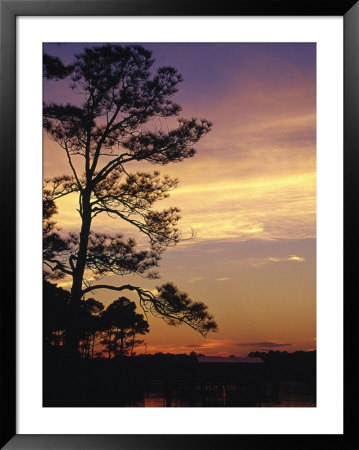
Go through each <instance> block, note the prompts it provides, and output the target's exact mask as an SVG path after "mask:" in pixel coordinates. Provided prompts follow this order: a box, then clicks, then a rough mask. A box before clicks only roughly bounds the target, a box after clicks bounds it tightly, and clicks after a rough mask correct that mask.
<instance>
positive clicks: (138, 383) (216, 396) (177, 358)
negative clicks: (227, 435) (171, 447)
mask: <svg viewBox="0 0 359 450" xmlns="http://www.w3.org/2000/svg"><path fill="white" fill-rule="evenodd" d="M266 355H267V356H266V357H265V356H264V358H263V359H264V364H241V365H237V366H236V365H233V364H227V365H226V364H223V365H221V366H220V367H218V365H217V367H215V366H212V367H211V365H208V364H207V365H203V364H199V363H198V360H197V358H196V357H194V356H188V355H165V354H156V355H139V356H135V357H128V358H126V357H125V358H118V359H94V360H92V359H89V360H75V361H70V360H68V359H66V358H65V357H64V355H61V354H60V353H58V352H51V353H47V354H45V355H44V367H43V371H44V372H43V373H44V383H43V406H44V407H124V406H130V407H131V406H138V407H143V406H164V407H166V406H167V407H173V406H175V407H176V406H182V407H188V406H194V407H198V406H200V407H206V406H222V407H227V406H232V407H236V406H237V407H240V406H243V407H249V406H253V407H257V406H315V403H316V367H315V363H316V355H315V352H295V353H292V354H290V353H286V352H268V354H266ZM262 356H263V355H262ZM234 366H236V367H234Z"/></svg>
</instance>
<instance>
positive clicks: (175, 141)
mask: <svg viewBox="0 0 359 450" xmlns="http://www.w3.org/2000/svg"><path fill="white" fill-rule="evenodd" d="M43 62H44V77H45V78H47V79H49V80H55V81H56V80H64V79H66V77H68V76H70V78H71V89H72V91H73V93H74V94H78V96H79V98H80V99H81V100H82V105H81V106H76V105H70V104H66V105H59V104H55V103H49V104H46V105H44V110H43V111H44V127H45V129H46V130H47V132H48V135H49V137H50V138H51V139H52V140H53V141H55V142H56V143H57V144H58V145H59V146H60V147H61V148H62V149H63V151H64V152H65V155H66V157H67V160H68V164H69V167H70V169H71V172H72V175H71V176H68V175H66V176H65V175H63V176H59V177H56V178H53V179H49V180H45V184H46V189H45V193H46V198H47V200H48V201H55V200H56V199H58V198H60V197H63V196H65V195H69V194H71V193H74V192H75V193H77V195H78V200H79V206H78V212H79V215H80V217H81V230H80V232H79V234H75V233H73V234H71V235H70V236H69V238H68V239H67V241H66V247H64V248H57V253H56V258H55V257H53V258H47V259H46V264H47V266H48V267H50V268H51V270H53V271H54V273H55V274H56V272H57V273H59V272H62V273H63V274H67V275H70V276H71V278H72V287H71V303H70V309H71V314H70V321H69V326H68V330H67V335H66V345H67V348H68V350H69V352H70V353H72V354H76V353H77V349H78V343H79V340H80V335H79V327H78V324H79V321H80V317H81V299H82V297H83V296H84V295H85V294H87V293H89V292H94V291H95V290H98V289H112V290H116V291H123V290H129V291H133V292H135V293H136V294H137V295H138V298H139V302H140V305H141V307H142V308H143V309H144V310H145V311H151V312H152V313H154V314H155V315H157V316H160V317H163V318H165V320H167V322H168V323H169V324H171V325H174V324H178V323H186V324H187V325H189V326H191V327H192V328H194V329H195V330H197V331H198V332H200V333H201V334H202V335H204V336H206V335H207V333H208V332H209V331H213V330H215V329H216V323H215V322H214V320H213V318H212V316H211V315H210V314H209V313H208V312H207V307H206V306H205V305H204V304H203V303H199V302H196V303H195V302H192V301H191V300H190V299H189V297H188V296H187V295H186V294H184V293H181V292H180V291H179V290H178V289H177V288H176V287H175V286H173V285H172V284H165V285H164V286H161V287H160V288H158V292H159V294H158V295H157V294H154V293H153V292H151V291H149V290H146V289H143V288H142V287H140V286H134V285H130V284H125V285H122V286H115V285H107V284H90V283H89V282H88V281H86V280H85V278H84V274H85V269H88V270H90V271H91V272H92V274H93V275H94V276H95V277H99V276H101V277H103V276H105V275H108V274H116V275H126V274H130V273H131V274H138V275H141V276H142V277H147V278H157V277H158V273H157V272H156V271H155V270H154V269H155V268H156V267H157V266H158V263H159V260H160V258H161V255H162V253H163V252H164V251H165V249H166V248H167V247H168V246H172V245H175V244H176V243H177V242H178V241H179V239H180V231H179V229H178V228H177V222H178V220H179V218H180V216H179V210H178V209H177V208H175V207H171V208H168V209H165V210H162V211H158V210H154V209H153V206H154V204H155V203H156V202H157V201H159V200H161V199H164V198H166V197H168V195H169V192H170V191H171V190H172V189H174V188H175V187H176V186H177V184H178V179H172V178H170V177H168V176H164V177H163V178H161V177H160V174H159V172H157V171H155V172H153V173H148V172H142V171H141V172H136V173H128V169H127V167H128V164H129V163H134V162H147V163H151V164H158V165H165V164H168V163H171V162H181V161H183V160H184V159H186V158H190V157H192V156H193V155H194V154H195V150H194V149H193V147H192V146H193V145H194V144H195V143H196V142H198V141H199V140H200V139H201V138H202V137H203V136H204V135H205V134H206V133H207V132H209V131H210V128H211V123H210V122H209V121H207V120H205V119H201V120H197V119H189V120H188V119H179V120H178V126H177V128H174V129H172V130H170V131H163V129H156V128H155V127H154V126H153V119H157V118H168V117H173V116H177V115H178V114H179V112H180V110H181V107H180V106H179V105H177V104H176V103H174V102H173V101H172V99H171V97H172V96H173V94H174V93H175V92H176V91H177V85H178V83H179V82H180V81H181V80H182V78H181V75H179V74H178V73H177V70H176V69H174V68H172V67H161V68H159V69H158V70H157V72H156V73H155V74H154V75H152V74H151V67H152V65H153V62H154V60H153V59H152V54H151V52H150V51H149V50H146V49H145V48H143V47H141V46H138V45H132V46H126V47H123V46H120V45H103V46H95V47H92V48H86V49H85V50H84V52H83V53H82V54H80V55H77V56H76V57H75V60H74V62H73V64H71V65H69V66H65V65H64V64H63V63H62V62H61V60H59V59H58V58H54V57H50V56H46V55H45V56H44V60H43ZM63 82H64V81H62V83H63ZM146 125H147V128H146ZM79 167H81V169H79ZM99 214H107V215H108V216H110V217H117V218H120V219H122V220H123V221H125V222H126V223H127V224H130V225H132V226H133V227H135V228H136V229H137V230H138V231H139V232H140V233H141V234H142V235H144V236H146V237H147V240H148V243H149V248H148V249H147V250H138V249H137V246H136V242H135V241H134V240H133V239H125V238H124V236H123V235H122V234H120V233H118V234H113V235H111V234H108V233H94V232H93V231H92V230H91V227H92V221H93V219H94V218H95V217H96V216H98V215H99Z"/></svg>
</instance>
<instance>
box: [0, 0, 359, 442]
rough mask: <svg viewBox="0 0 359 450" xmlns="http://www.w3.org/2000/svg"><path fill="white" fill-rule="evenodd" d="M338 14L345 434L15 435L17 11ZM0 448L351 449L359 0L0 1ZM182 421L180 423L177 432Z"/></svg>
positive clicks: (67, 13) (60, 13) (26, 13)
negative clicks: (340, 36)
mask: <svg viewBox="0 0 359 450" xmlns="http://www.w3.org/2000/svg"><path fill="white" fill-rule="evenodd" d="M109 15H111V16H114V15H118V16H130V15H134V16H298V15H300V16H343V18H344V180H345V181H344V211H345V214H344V236H345V240H344V269H345V270H344V286H345V289H344V291H345V294H346V295H345V297H344V321H345V347H344V358H345V391H344V411H345V414H344V419H345V420H344V434H342V435H330V434H328V435H287V434H285V433H284V434H281V435H243V434H241V435H183V434H178V435H166V434H161V435H18V434H16V250H17V249H16V17H18V16H109ZM0 30H1V35H0V39H1V40H0V50H1V66H0V68H1V78H0V80H1V86H0V88H1V91H0V92H1V97H0V132H1V135H0V143H1V150H0V170H1V177H0V183H1V190H0V192H2V210H3V220H2V221H1V223H2V239H1V255H2V256H3V261H5V264H3V267H2V271H1V278H2V288H3V289H2V295H1V350H0V351H1V360H0V361H1V366H2V368H1V375H2V383H1V397H0V405H1V409H2V412H3V414H2V417H3V419H2V421H1V441H0V445H2V447H1V448H5V449H50V448H51V449H60V448H61V449H75V448H77V449H115V448H116V449H126V450H130V449H136V450H140V449H146V450H147V449H151V448H154V449H158V450H160V449H173V450H176V449H184V448H187V449H192V448H193V449H199V448H202V447H203V448H204V447H205V448H207V449H215V448H216V449H217V448H218V449H230V448H243V449H252V448H258V449H274V448H275V449H280V448H287V447H288V445H290V446H292V447H293V448H301V449H303V448H306V449H310V448H317V447H319V446H322V445H324V447H325V448H326V449H332V448H333V449H336V450H337V449H342V448H352V447H350V442H351V440H352V438H353V436H354V427H355V425H356V421H357V417H356V416H355V413H354V414H349V413H348V410H349V409H350V408H351V404H354V401H353V392H354V390H353V389H352V387H353V386H354V385H353V380H355V378H356V374H357V372H356V370H357V367H356V357H355V352H356V349H355V347H354V346H355V342H356V331H355V325H356V323H355V322H356V317H357V316H356V301H355V294H353V295H354V296H353V297H352V295H351V293H355V292H356V291H355V289H354V283H355V280H356V279H357V278H358V269H357V267H358V265H357V264H355V263H353V262H352V261H355V257H356V256H357V255H356V254H355V253H354V252H356V248H357V245H356V244H357V237H356V236H357V234H358V233H357V230H358V220H357V217H356V216H357V214H356V207H357V196H356V191H357V187H358V182H357V180H358V175H357V171H358V169H359V164H358V159H359V151H358V143H359V140H358V137H359V126H358V124H359V101H358V100H359V58H358V48H359V2H358V1H357V0H337V1H336V2H327V1H325V0H316V1H313V0H302V1H301V2H290V1H288V0H237V1H236V2H231V1H228V0H222V1H221V2H214V1H211V0H207V1H203V0H192V1H190V0H181V1H175V0H172V1H169V0H87V1H82V0H0ZM180 429H181V425H180V424H179V431H180Z"/></svg>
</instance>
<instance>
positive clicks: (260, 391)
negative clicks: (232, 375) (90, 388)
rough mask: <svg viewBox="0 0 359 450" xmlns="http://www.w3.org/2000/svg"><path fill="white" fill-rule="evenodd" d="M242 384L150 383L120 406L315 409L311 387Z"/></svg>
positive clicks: (298, 383) (303, 383)
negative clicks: (139, 394) (134, 398)
mask: <svg viewBox="0 0 359 450" xmlns="http://www.w3.org/2000/svg"><path fill="white" fill-rule="evenodd" d="M256 388H257V389H254V386H250V385H244V384H242V385H241V384H235V383H233V384H229V385H225V386H224V385H222V386H221V385H214V384H210V383H206V384H199V383H198V384H189V383H176V384H175V385H171V386H169V385H164V384H162V383H151V384H149V385H147V386H146V387H145V389H144V392H143V397H142V398H141V399H140V398H138V397H137V400H136V401H131V402H126V404H124V405H123V406H140V407H141V406H142V407H143V406H144V407H150V408H153V407H155V408H158V407H315V406H316V394H315V385H314V384H313V383H305V382H278V383H274V382H267V383H265V385H264V386H263V387H262V388H260V387H259V386H256Z"/></svg>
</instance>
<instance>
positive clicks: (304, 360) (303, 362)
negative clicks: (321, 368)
mask: <svg viewBox="0 0 359 450" xmlns="http://www.w3.org/2000/svg"><path fill="white" fill-rule="evenodd" d="M248 356H251V357H258V358H261V359H262V360H263V361H264V367H265V373H266V379H267V380H271V381H308V382H312V383H315V380H316V358H317V352H316V351H315V350H314V351H309V352H304V351H296V352H293V353H288V352H286V351H283V352H281V351H279V350H275V351H274V350H269V351H268V352H259V351H254V352H250V353H249V355H248Z"/></svg>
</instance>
